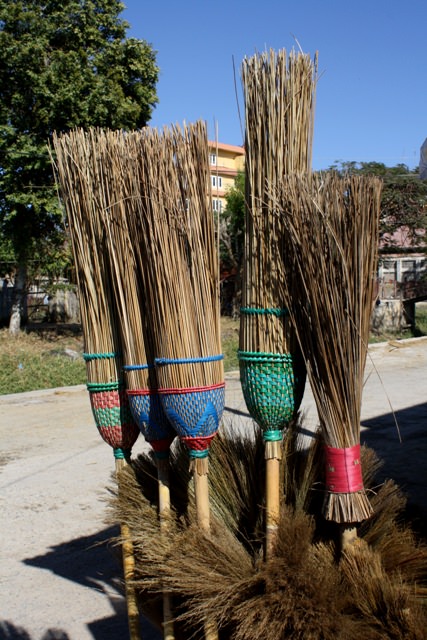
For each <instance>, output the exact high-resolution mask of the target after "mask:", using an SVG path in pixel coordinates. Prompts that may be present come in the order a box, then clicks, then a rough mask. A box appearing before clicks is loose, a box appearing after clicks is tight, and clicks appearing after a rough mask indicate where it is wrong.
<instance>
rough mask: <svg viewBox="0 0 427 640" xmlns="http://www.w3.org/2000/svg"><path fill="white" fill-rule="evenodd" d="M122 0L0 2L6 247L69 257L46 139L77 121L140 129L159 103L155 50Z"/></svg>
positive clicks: (1, 206)
mask: <svg viewBox="0 0 427 640" xmlns="http://www.w3.org/2000/svg"><path fill="white" fill-rule="evenodd" d="M123 8H124V5H123V4H122V3H121V2H118V1H117V0H63V1H62V2H57V0H43V1H42V0H0V46H1V52H2V56H1V59H0V231H1V233H0V238H1V240H0V253H2V252H5V251H8V253H9V254H10V250H11V248H12V250H13V253H14V256H15V259H16V260H17V261H18V262H26V263H29V262H31V260H37V261H39V262H42V263H43V262H44V263H45V266H46V263H49V262H50V263H51V264H52V262H53V263H55V262H56V263H58V261H59V262H61V261H63V260H65V259H66V255H65V254H66V245H65V246H64V234H63V225H62V217H61V211H60V207H59V203H58V198H57V194H56V192H55V188H54V181H53V175H52V169H51V162H50V157H49V152H48V146H47V145H48V142H49V139H50V136H51V134H52V132H53V131H58V132H63V131H67V130H69V129H71V128H74V127H83V128H87V127H89V126H99V127H109V128H112V129H118V128H122V129H132V128H139V127H142V126H144V125H146V124H147V122H148V121H149V119H150V116H151V112H152V109H153V106H154V105H155V104H156V102H157V96H156V90H155V86H156V82H157V78H158V68H157V66H156V60H155V52H154V51H153V49H152V47H151V46H150V45H149V44H148V43H146V42H145V41H143V40H137V39H135V38H127V37H126V32H127V29H128V26H129V25H128V24H127V23H126V22H125V21H123V20H122V19H121V18H120V13H121V11H122V10H123Z"/></svg>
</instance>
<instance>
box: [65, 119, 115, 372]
mask: <svg viewBox="0 0 427 640" xmlns="http://www.w3.org/2000/svg"><path fill="white" fill-rule="evenodd" d="M104 141H105V137H104V134H103V133H102V131H100V130H91V131H89V132H88V133H86V132H84V131H83V130H81V129H76V130H75V131H71V132H70V133H69V134H63V135H61V136H58V135H54V137H53V145H54V149H55V152H56V171H57V176H58V182H59V185H60V191H61V195H62V198H63V201H64V203H65V208H66V211H67V220H68V226H69V230H70V237H71V243H72V248H73V255H74V262H75V266H76V274H77V283H78V289H79V297H80V309H81V317H82V327H83V336H84V344H85V352H86V353H87V354H88V356H89V357H88V358H87V359H86V363H87V379H88V381H89V382H96V383H109V382H113V381H117V380H118V379H120V378H121V368H122V358H121V348H120V329H119V323H118V319H117V315H116V313H115V309H114V304H113V299H112V288H111V281H110V277H109V265H108V258H107V252H106V245H105V234H104V229H103V226H102V222H101V214H102V212H103V211H105V210H106V209H107V208H108V207H109V206H110V205H111V202H112V199H111V197H112V195H111V193H109V191H108V183H109V172H110V171H111V164H110V163H108V162H107V158H108V156H107V155H106V154H105V152H104V146H103V144H102V143H103V142H104ZM113 199H114V197H113ZM103 354H104V355H105V357H102V355H103ZM108 354H111V357H107V356H108ZM92 356H93V357H92Z"/></svg>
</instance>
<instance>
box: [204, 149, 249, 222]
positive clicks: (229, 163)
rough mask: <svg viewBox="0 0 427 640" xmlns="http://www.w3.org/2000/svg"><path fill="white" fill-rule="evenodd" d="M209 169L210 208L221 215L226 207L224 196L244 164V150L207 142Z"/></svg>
mask: <svg viewBox="0 0 427 640" xmlns="http://www.w3.org/2000/svg"><path fill="white" fill-rule="evenodd" d="M208 146H209V163H210V169H211V188H212V208H213V210H214V211H217V212H218V213H221V211H223V210H224V208H225V206H226V200H225V194H226V193H227V190H228V189H230V188H231V187H233V186H234V180H235V178H236V176H237V174H238V172H239V171H243V169H244V164H245V149H244V148H243V147H239V146H236V145H232V144H224V143H222V142H213V141H210V142H208Z"/></svg>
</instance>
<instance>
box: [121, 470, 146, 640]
mask: <svg viewBox="0 0 427 640" xmlns="http://www.w3.org/2000/svg"><path fill="white" fill-rule="evenodd" d="M125 465H126V461H125V460H124V459H122V458H116V478H117V484H119V482H120V471H121V470H122V469H123V467H124V466H125ZM120 530H121V534H122V540H123V542H122V557H123V577H124V580H125V588H126V606H127V614H128V625H129V639H130V640H141V627H140V617H139V609H138V600H137V597H136V590H135V587H134V586H133V584H132V583H131V581H132V580H133V578H134V575H135V556H134V553H133V544H132V538H131V535H130V530H129V527H128V525H127V524H125V523H122V524H121V525H120Z"/></svg>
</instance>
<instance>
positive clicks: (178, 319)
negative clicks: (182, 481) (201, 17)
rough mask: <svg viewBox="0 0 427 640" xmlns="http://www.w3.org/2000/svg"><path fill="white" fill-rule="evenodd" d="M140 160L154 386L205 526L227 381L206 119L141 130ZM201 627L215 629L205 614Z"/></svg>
mask: <svg viewBox="0 0 427 640" xmlns="http://www.w3.org/2000/svg"><path fill="white" fill-rule="evenodd" d="M140 160H141V165H142V166H141V171H140V176H141V180H142V181H143V183H144V189H146V191H147V192H148V193H149V194H150V196H149V198H148V200H147V216H146V217H144V219H143V220H142V221H141V226H140V235H139V238H138V242H139V243H140V246H141V247H143V248H144V249H143V250H144V251H145V259H144V264H145V265H146V269H147V273H148V278H149V279H150V286H149V287H148V288H147V296H148V301H147V304H148V305H149V307H150V309H151V310H152V312H153V316H152V317H153V330H154V343H155V352H156V359H155V364H156V373H157V380H158V384H159V394H160V397H161V402H162V406H163V409H164V411H165V413H166V415H167V417H168V419H169V421H170V423H171V424H172V426H173V428H174V429H175V431H176V432H177V434H178V436H179V438H180V440H181V441H182V442H183V443H184V444H185V446H186V448H187V450H188V452H189V457H190V461H191V464H190V467H191V470H192V472H193V478H194V487H195V498H196V511H197V521H198V525H199V527H200V528H201V529H202V530H203V531H204V532H209V527H210V521H209V491H208V454H209V446H210V443H211V441H212V439H213V437H214V436H215V433H216V432H217V430H218V426H219V422H220V420H221V416H222V412H223V408H224V386H225V383H224V372H223V362H222V360H223V356H222V354H221V341H220V324H219V278H218V258H217V251H216V247H215V237H214V226H213V213H212V206H211V199H210V187H209V185H210V173H209V161H208V146H207V135H206V127H205V125H204V124H203V123H201V122H198V123H195V124H193V125H189V126H184V127H183V128H182V129H181V128H180V127H178V126H175V127H171V128H170V129H164V130H163V132H162V134H159V132H157V131H156V130H146V131H144V134H143V135H142V136H141V153H140ZM144 181H145V182H144ZM205 628H206V636H207V637H216V632H215V631H214V630H213V626H212V624H211V622H210V621H206V625H205Z"/></svg>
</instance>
